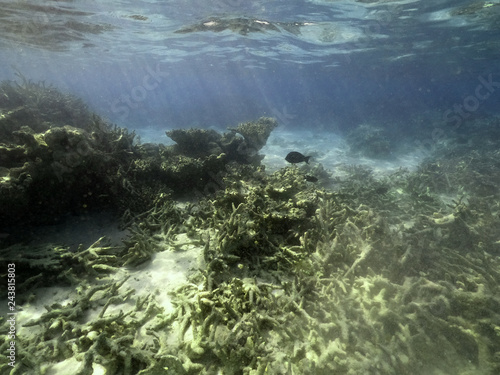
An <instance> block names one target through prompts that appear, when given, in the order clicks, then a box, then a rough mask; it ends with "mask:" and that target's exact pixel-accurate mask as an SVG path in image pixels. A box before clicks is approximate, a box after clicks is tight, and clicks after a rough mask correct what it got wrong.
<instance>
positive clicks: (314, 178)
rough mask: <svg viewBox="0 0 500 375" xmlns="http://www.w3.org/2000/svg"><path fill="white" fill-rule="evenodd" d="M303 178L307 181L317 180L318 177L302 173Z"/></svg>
mask: <svg viewBox="0 0 500 375" xmlns="http://www.w3.org/2000/svg"><path fill="white" fill-rule="evenodd" d="M304 178H305V179H306V181H309V182H318V178H317V177H314V176H311V175H310V174H306V175H304Z"/></svg>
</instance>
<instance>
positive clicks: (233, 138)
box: [0, 118, 500, 375]
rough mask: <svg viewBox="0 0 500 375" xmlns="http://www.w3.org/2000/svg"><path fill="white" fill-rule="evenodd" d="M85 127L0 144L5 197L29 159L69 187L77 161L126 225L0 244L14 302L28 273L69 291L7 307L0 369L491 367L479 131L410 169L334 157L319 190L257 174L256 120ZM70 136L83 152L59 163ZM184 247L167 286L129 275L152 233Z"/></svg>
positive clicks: (493, 267)
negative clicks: (186, 266)
mask: <svg viewBox="0 0 500 375" xmlns="http://www.w3.org/2000/svg"><path fill="white" fill-rule="evenodd" d="M93 119H94V120H93V121H94V123H95V122H97V124H99V125H102V124H101V122H100V121H99V120H98V119H95V118H93ZM11 125H12V124H11ZM24 126H27V125H24ZM87 126H88V127H87V128H85V129H84V128H80V127H76V126H69V125H62V126H49V127H48V128H47V129H37V130H35V129H33V128H27V127H21V126H18V127H17V128H16V130H13V131H12V134H13V135H12V138H11V140H9V141H8V142H6V143H4V144H3V145H2V148H1V149H0V150H1V151H0V155H7V157H5V158H4V159H3V162H2V169H0V176H1V178H2V180H1V181H2V183H1V185H0V187H1V188H2V189H6V190H5V192H7V188H6V186H7V184H8V183H10V182H9V181H11V179H13V181H15V186H17V187H18V189H17V190H14V191H16V192H17V193H16V194H19V197H21V198H22V199H24V198H23V197H25V196H24V195H23V194H24V190H22V189H20V188H19V187H20V186H24V189H25V190H26V191H29V190H30V186H32V184H34V183H42V182H43V181H45V180H43V179H42V177H41V176H44V174H43V173H44V170H45V169H47V165H46V164H45V163H46V162H45V160H48V161H50V163H55V162H59V163H61V164H62V165H63V166H64V165H66V166H68V167H70V168H71V170H70V171H62V172H61V173H60V177H61V179H62V180H63V181H64V182H65V183H67V184H69V185H70V186H73V187H74V189H75V190H76V191H78V192H79V194H81V192H82V190H78V189H80V186H85V187H86V188H88V187H89V186H90V185H92V186H93V185H94V184H95V183H96V182H95V180H94V181H93V180H92V178H91V177H92V173H96V176H97V175H99V176H101V177H102V176H107V177H106V178H108V179H109V180H106V181H104V180H102V181H103V182H102V183H103V184H104V185H105V186H106V187H107V188H106V190H105V191H103V192H102V194H107V195H108V197H107V198H106V199H107V201H108V202H112V203H110V204H113V205H114V206H115V207H119V208H121V212H122V213H123V218H122V221H123V225H124V226H126V227H127V228H128V230H129V237H128V238H127V239H126V240H124V241H123V243H122V244H120V245H116V246H111V245H110V244H109V243H107V242H106V239H105V238H101V239H99V240H98V241H96V242H95V243H94V244H93V245H91V246H90V247H88V248H84V247H83V246H82V247H80V248H79V249H78V250H77V251H75V252H70V251H68V250H67V249H66V248H64V247H60V246H58V245H56V244H52V245H50V244H45V245H43V244H40V245H39V246H37V247H35V246H30V245H23V244H13V245H11V246H5V248H4V249H2V250H0V251H1V253H0V255H1V257H2V259H9V260H10V261H12V262H15V263H16V265H17V266H16V267H17V269H18V271H19V279H22V280H23V283H22V284H19V285H18V288H19V289H18V290H19V293H22V294H23V295H24V296H25V297H23V299H21V302H22V304H25V307H26V308H28V307H30V304H32V303H36V301H37V298H39V297H38V292H39V289H37V288H39V287H41V286H49V285H54V284H58V285H72V287H73V288H74V289H75V290H76V293H74V294H72V295H71V297H69V298H67V299H66V300H64V301H63V302H61V301H59V302H57V301H55V302H53V303H49V304H46V307H45V310H46V311H44V312H40V313H39V314H37V315H36V316H35V317H32V318H29V319H26V318H25V319H24V320H21V321H20V323H19V330H18V335H17V339H16V348H17V349H16V350H17V354H16V364H15V367H14V368H13V369H11V368H10V367H9V366H8V365H7V364H6V363H5V362H2V363H0V373H1V374H4V373H5V374H7V373H11V374H21V373H22V374H41V373H50V371H56V370H55V369H56V368H58V366H71V367H72V368H74V369H76V370H75V371H74V373H77V374H81V375H85V374H92V373H98V372H100V373H106V374H109V375H111V374H140V375H157V374H183V375H187V374H214V373H225V374H244V375H256V374H266V373H268V374H285V373H286V374H292V373H293V374H320V375H321V374H332V373H335V374H347V375H349V374H415V375H420V374H422V375H423V374H429V373H440V374H450V375H451V374H466V373H477V374H493V373H497V372H498V371H500V339H499V337H500V333H499V328H498V327H499V326H500V313H499V311H500V298H499V295H500V293H499V286H500V271H499V270H500V260H499V257H498V255H499V254H500V244H499V243H500V239H499V235H498V233H499V232H498V228H499V227H500V216H499V212H500V197H499V196H498V192H496V191H493V190H491V189H489V186H490V185H495V184H497V178H498V163H496V161H495V160H496V159H495V157H496V156H497V152H498V151H497V150H498V140H495V139H493V138H491V139H490V140H491V142H492V143H494V144H493V145H491V147H487V148H484V149H483V150H482V151H481V152H478V151H477V147H472V146H471V145H470V144H467V145H464V144H459V143H456V144H455V146H454V147H453V148H452V149H453V154H446V151H445V150H438V152H437V153H436V154H435V155H434V158H433V159H430V160H427V161H426V162H424V163H423V164H422V165H421V167H420V169H418V170H416V171H413V172H410V171H408V170H403V169H401V170H398V171H396V172H394V173H392V174H390V175H387V176H384V177H383V178H377V177H375V176H374V174H373V172H372V171H371V170H370V169H368V168H366V167H359V166H342V168H343V172H344V173H345V177H344V178H343V179H342V180H340V181H336V182H337V183H338V189H337V190H336V191H332V190H330V189H327V188H324V187H321V184H313V183H310V182H308V181H306V179H305V178H304V171H303V170H301V169H300V168H297V167H293V166H287V167H285V168H283V169H280V170H278V171H276V172H274V173H272V174H271V173H266V171H265V169H264V167H263V166H262V165H260V156H259V155H258V153H257V152H258V151H259V149H260V148H261V147H262V146H263V145H264V144H265V141H266V140H267V137H268V136H269V133H270V132H271V131H272V129H273V128H274V127H275V126H276V122H275V121H274V120H271V119H265V118H263V119H259V120H257V121H256V122H252V123H246V124H241V125H239V126H238V127H236V128H234V129H229V131H228V132H227V133H225V134H218V133H216V132H212V131H206V130H199V129H190V130H176V131H170V132H169V135H170V136H171V137H172V139H174V140H175V141H176V143H177V144H176V145H174V146H171V147H165V146H162V145H151V144H143V145H141V144H137V145H135V144H133V143H132V140H133V136H132V135H130V134H128V133H127V132H125V131H122V130H120V129H118V128H110V127H109V126H108V127H102V126H98V127H97V128H98V129H97V130H95V129H94V128H92V124H87ZM93 129H94V130H93ZM14 133H16V134H14ZM16 137H17V138H16ZM470 139H475V138H474V137H470ZM480 139H481V137H477V141H478V142H479V140H480ZM16 142H17V143H16ZM190 144H191V145H192V144H196V145H197V150H196V151H193V150H192V149H191V148H190V147H188V145H190ZM78 145H81V146H78ZM79 147H81V149H82V150H86V151H85V152H84V151H82V152H81V155H80V154H78V155H79V157H78V158H77V159H75V161H73V162H69V163H70V164H63V162H64V163H68V162H67V156H68V152H70V151H71V150H73V152H76V153H78V151H77V150H78V148H79ZM377 147H378V146H377ZM375 149H377V148H375ZM377 150H379V151H380V149H377ZM449 150H450V149H449ZM379 151H377V155H380V152H379ZM97 156H99V157H97ZM37 158H38V159H39V160H38V159H37ZM453 158H455V159H453ZM97 159H99V161H100V162H99V161H98V160H97ZM449 159H453V160H455V161H456V163H455V164H453V165H452V164H451V163H448V160H449ZM69 160H72V159H69ZM37 163H38V164H37ZM49 165H50V164H49ZM87 167H88V168H90V169H91V172H89V171H88V170H87V169H88V168H87ZM104 167H106V168H108V169H107V170H106V171H108V170H109V171H111V173H108V172H107V173H104V171H103V170H102V169H100V168H104ZM39 168H40V169H39ZM316 168H317V170H318V172H321V173H320V174H321V178H323V179H325V180H327V179H328V173H327V172H326V171H324V170H322V169H321V168H320V167H316ZM49 169H50V171H49V172H47V173H49V175H51V176H52V180H51V181H53V183H55V184H56V185H57V183H58V177H57V175H56V174H55V172H54V170H53V169H52V167H51V168H49ZM85 171H86V172H85ZM16 173H17V174H16ZM89 173H90V175H89ZM445 173H446V175H445V176H444V174H445ZM464 174H466V175H468V176H474V178H473V179H471V180H468V179H466V178H465V177H462V176H463V175H464ZM467 178H469V177H467ZM448 180H449V181H450V182H451V184H448V182H447V181H448ZM43 183H46V182H43ZM458 185H460V186H458ZM48 192H49V193H53V191H52V190H50V188H49V189H48ZM181 192H182V194H181ZM443 193H445V194H446V196H443V195H442V194H443ZM93 195H94V194H92V196H93ZM61 196H62V197H63V198H64V197H65V196H64V194H62V195H61ZM179 196H183V197H184V198H185V197H186V196H188V197H190V198H191V199H189V200H187V201H186V200H179V199H177V197H179ZM14 198H16V196H15V195H12V196H11V199H12V200H13V199H14ZM42 198H43V199H45V198H44V197H41V196H39V198H38V199H42ZM0 202H2V204H3V205H6V204H7V202H6V201H0ZM30 202H31V205H32V204H33V200H31V201H30ZM62 202H64V199H62ZM10 204H12V205H14V203H10ZM17 204H18V205H19V207H18V208H17V209H18V210H19V211H20V212H23V210H25V211H26V212H36V207H35V208H34V207H31V205H26V206H24V207H23V206H22V205H20V204H19V203H17ZM51 204H53V205H54V206H56V205H55V203H51ZM3 207H5V206H3ZM12 207H15V206H12ZM55 213H56V211H51V212H49V214H50V215H54V214H55ZM193 249H195V250H196V251H199V253H200V254H201V256H202V258H203V262H202V264H201V265H200V266H199V267H196V269H193V270H192V271H191V274H190V276H189V279H188V280H187V281H186V282H185V283H182V284H179V285H181V286H179V287H178V288H177V289H175V290H170V291H169V292H167V291H166V290H167V286H166V285H165V286H163V285H162V286H161V288H159V289H157V290H138V289H139V288H135V289H134V288H132V287H131V286H130V285H131V284H130V282H131V280H135V279H136V280H138V281H142V280H141V277H142V275H145V274H147V273H148V272H149V271H148V265H149V264H150V263H153V262H154V258H155V256H158V255H160V254H159V253H160V252H172V253H176V254H183V253H189V252H191V251H195V250H193ZM164 254H165V253H164ZM162 271H163V270H162ZM170 271H171V270H169V269H165V270H164V272H165V273H168V272H170ZM136 285H140V286H141V288H142V284H140V283H139V284H136ZM145 289H146V288H145ZM167 293H169V295H168V296H166V294H167ZM166 297H169V298H170V300H169V301H171V302H170V303H171V305H172V306H171V307H169V305H168V304H165V303H164V302H165V299H166ZM0 323H1V326H0V332H2V333H5V332H7V329H8V324H7V322H6V321H5V319H4V320H2V321H0ZM8 345H9V344H8V342H7V341H4V342H2V343H0V350H1V351H2V352H5V351H6V350H7V348H8ZM443 353H446V355H443Z"/></svg>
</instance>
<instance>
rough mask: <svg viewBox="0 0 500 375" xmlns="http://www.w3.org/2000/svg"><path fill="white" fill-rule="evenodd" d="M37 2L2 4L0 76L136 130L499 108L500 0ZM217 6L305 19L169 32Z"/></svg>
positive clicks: (221, 11)
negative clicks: (263, 26) (57, 94)
mask: <svg viewBox="0 0 500 375" xmlns="http://www.w3.org/2000/svg"><path fill="white" fill-rule="evenodd" d="M30 4H31V5H30ZM34 4H37V2H34V1H31V2H30V1H28V2H17V1H10V2H9V1H8V2H4V3H3V5H2V8H3V10H2V11H1V13H0V18H1V26H0V62H1V64H0V80H4V79H15V78H16V77H15V72H16V71H18V72H21V73H22V74H23V75H24V76H26V77H28V78H30V79H32V80H33V81H39V80H44V81H46V82H48V83H51V84H53V85H55V86H57V87H59V88H60V89H61V90H63V91H65V92H71V93H74V94H76V95H77V96H79V97H81V98H83V99H84V100H85V101H86V102H87V103H88V104H89V106H90V107H91V108H92V109H93V110H94V111H95V112H97V113H98V114H100V115H101V116H103V117H105V118H107V119H109V120H110V121H111V122H113V123H116V124H117V125H119V126H122V127H127V128H130V129H136V130H140V129H142V128H150V129H172V128H180V127H190V126H197V127H210V126H216V127H226V126H228V125H231V126H232V125H235V124H236V123H238V122H241V121H247V120H252V119H255V118H257V117H260V116H263V115H266V116H273V117H276V118H277V119H278V120H279V122H280V124H281V125H282V126H283V127H286V128H289V129H295V128H303V127H307V128H309V129H311V128H314V127H317V126H321V129H323V130H324V129H328V127H329V126H332V127H333V126H335V127H336V128H340V129H349V128H351V127H353V126H355V125H358V124H360V123H363V122H366V121H377V122H379V123H382V124H383V123H388V122H393V121H396V122H402V121H403V122H404V120H405V119H407V118H410V117H414V116H418V115H419V114H421V113H424V112H427V113H428V112H432V113H434V114H437V116H438V117H441V118H442V121H443V122H444V123H446V122H449V123H450V124H451V125H453V124H454V122H456V121H457V119H456V116H457V115H458V116H460V117H465V116H464V114H465V115H467V117H470V116H483V115H485V114H492V113H495V112H498V108H499V106H498V100H499V98H500V94H499V91H500V89H499V87H500V83H498V82H500V63H499V55H498V50H499V45H500V42H499V41H500V38H499V37H500V31H499V27H500V1H498V0H495V1H489V2H475V3H474V2H470V1H456V0H443V1H432V2H428V1H379V2H376V1H360V2H357V1H252V2H250V3H249V4H247V2H245V1H242V0H215V1H201V0H197V1H135V0H134V1H132V0H130V1H109V2H106V3H105V4H101V2H94V1H79V2H62V1H52V2H44V3H43V4H44V5H36V6H35V5H34ZM211 16H220V17H226V18H235V17H241V16H244V17H249V18H255V19H258V20H262V21H263V22H302V23H305V25H304V26H302V27H300V33H299V34H294V33H291V32H288V31H286V30H281V32H276V31H268V32H266V33H249V34H248V35H240V34H238V33H235V32H232V31H231V30H225V31H221V32H212V31H206V32H194V33H188V34H178V33H175V31H176V30H179V29H181V28H182V27H186V26H188V25H192V24H195V23H199V22H202V21H203V20H205V19H207V18H208V17H211ZM485 80H486V82H490V86H489V89H490V90H489V91H488V90H485V88H484V87H483V88H482V90H480V91H479V94H480V97H479V98H478V96H477V95H478V93H477V92H476V89H477V86H478V85H481V84H483V83H484V81H485ZM482 82H483V83H482ZM491 85H492V86H491ZM457 105H458V106H462V107H464V106H465V109H464V110H460V107H456V106H457ZM450 110H451V111H452V112H447V111H450ZM460 111H461V112H460ZM454 116H455V117H454Z"/></svg>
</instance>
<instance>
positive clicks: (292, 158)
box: [285, 151, 310, 164]
mask: <svg viewBox="0 0 500 375" xmlns="http://www.w3.org/2000/svg"><path fill="white" fill-rule="evenodd" d="M309 158H310V156H304V155H302V154H301V153H300V152H297V151H292V152H290V153H288V155H287V156H286V157H285V160H286V161H287V162H289V163H292V164H297V163H302V162H303V161H305V162H306V164H309Z"/></svg>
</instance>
